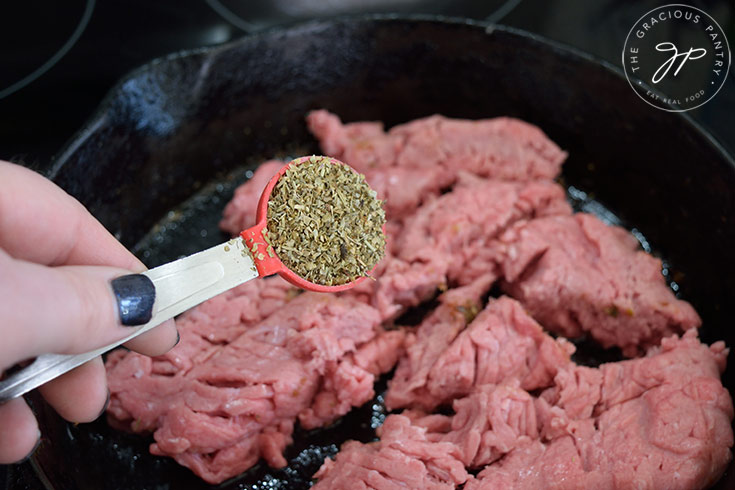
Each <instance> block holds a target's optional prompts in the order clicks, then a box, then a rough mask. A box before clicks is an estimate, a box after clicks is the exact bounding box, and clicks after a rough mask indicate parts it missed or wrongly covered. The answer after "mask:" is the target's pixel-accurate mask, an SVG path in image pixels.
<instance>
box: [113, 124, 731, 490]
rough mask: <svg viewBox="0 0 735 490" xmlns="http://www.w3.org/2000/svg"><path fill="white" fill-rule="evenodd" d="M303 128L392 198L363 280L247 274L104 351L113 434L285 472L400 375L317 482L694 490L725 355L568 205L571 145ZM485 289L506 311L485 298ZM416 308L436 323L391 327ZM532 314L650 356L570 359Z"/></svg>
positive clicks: (725, 423) (638, 265)
mask: <svg viewBox="0 0 735 490" xmlns="http://www.w3.org/2000/svg"><path fill="white" fill-rule="evenodd" d="M307 124H308V126H309V128H310V129H311V131H312V132H313V133H314V134H315V136H316V137H317V138H318V139H319V142H320V144H321V146H322V149H323V151H324V153H325V154H328V155H330V156H333V157H336V158H339V159H341V160H343V161H345V162H346V163H348V164H350V165H352V166H353V167H355V168H356V169H357V170H358V171H360V172H362V173H364V174H365V175H366V178H367V181H368V182H369V183H370V185H371V186H373V187H374V188H375V189H376V190H377V192H378V194H379V197H380V198H381V199H384V200H385V207H386V212H387V217H388V222H387V224H386V235H387V239H388V245H387V249H386V256H385V258H384V260H383V261H381V262H380V263H379V264H378V266H377V268H376V270H375V273H374V276H375V278H376V280H374V281H364V282H362V283H361V284H360V285H359V286H357V287H355V288H354V289H352V290H350V291H347V292H344V293H340V295H339V296H324V295H318V294H314V293H303V294H300V291H298V290H296V289H294V288H293V287H291V286H289V285H288V284H287V283H285V282H284V281H282V280H280V279H278V278H271V279H266V280H263V279H259V280H257V281H251V282H249V283H247V284H245V285H242V286H240V287H238V288H235V289H233V290H231V291H228V292H226V293H224V294H223V295H220V296H218V297H217V298H213V299H212V300H210V301H208V302H206V303H203V304H202V305H200V306H199V307H197V308H194V309H193V310H191V311H189V312H187V313H186V314H184V315H183V316H182V317H181V318H180V319H179V320H178V321H177V323H178V327H179V331H180V334H181V342H180V344H179V345H178V346H177V347H176V348H175V349H174V350H172V351H171V352H169V353H168V354H166V355H164V356H159V357H156V358H152V359H151V358H147V357H144V356H141V355H138V354H135V353H129V352H122V351H118V352H114V353H112V354H111V355H110V356H109V358H108V360H107V369H108V374H109V384H110V388H111V403H110V407H109V409H108V413H109V415H110V421H111V423H113V424H114V425H117V426H120V427H122V428H124V429H127V430H132V431H135V432H152V433H153V437H154V439H155V442H154V443H153V444H152V446H151V452H153V453H154V454H161V455H168V456H171V457H173V458H175V459H176V460H177V461H178V462H179V463H181V464H183V465H185V466H187V467H189V468H191V469H192V470H193V471H194V472H195V473H197V474H198V475H200V476H201V477H202V478H204V479H205V480H206V481H208V482H210V483H218V482H221V481H223V480H225V479H227V478H229V477H232V476H235V475H236V474H238V473H240V472H242V471H244V470H246V469H247V468H249V467H251V466H253V465H254V464H256V463H257V462H258V460H259V459H263V460H265V462H266V463H268V464H269V465H271V466H274V467H281V466H284V465H285V464H286V460H285V458H284V456H283V451H284V449H285V448H286V446H287V445H288V444H290V443H291V435H292V433H293V430H294V424H295V423H298V424H300V425H301V426H302V427H303V428H306V429H311V428H316V427H320V426H323V425H325V424H329V423H332V422H333V421H334V420H335V419H336V418H338V417H340V416H342V415H344V414H345V413H347V412H348V411H349V410H350V409H351V408H352V407H355V406H358V405H361V404H363V403H365V402H367V401H368V400H370V399H371V397H372V396H373V395H374V390H373V384H374V383H375V380H376V378H377V377H378V376H379V375H380V374H382V373H386V372H389V371H390V370H391V369H392V368H393V366H394V365H396V363H398V367H397V368H396V371H395V374H394V376H393V379H391V380H390V381H389V389H388V391H387V393H386V397H385V399H386V405H387V407H388V408H389V409H399V408H401V409H404V410H403V412H402V413H400V414H398V413H394V414H390V415H388V417H387V418H386V420H385V423H384V425H383V426H382V427H381V428H379V429H378V430H377V434H378V436H379V437H380V439H379V440H378V441H375V442H372V443H369V444H362V443H358V442H354V441H351V442H348V443H346V444H345V445H344V446H343V447H342V450H341V451H340V452H339V453H338V455H337V457H336V459H335V460H327V461H326V462H325V463H324V465H323V466H322V468H321V469H320V470H319V472H318V473H317V474H316V475H315V477H316V478H318V480H319V481H318V482H317V484H316V485H315V487H316V488H318V489H330V488H331V489H346V488H349V489H352V488H357V489H360V488H362V489H368V488H371V489H372V488H375V489H396V490H399V489H400V490H406V489H437V490H439V489H441V490H443V489H453V488H456V487H457V486H458V485H465V486H464V488H465V490H481V489H489V488H493V489H494V488H498V489H506V488H580V489H587V488H600V489H613V488H631V487H635V488H667V489H669V488H702V487H704V486H706V485H708V484H710V483H712V482H714V481H715V480H716V479H717V478H718V477H719V475H721V473H722V471H723V470H724V468H725V467H726V465H727V463H728V462H729V461H730V458H731V453H730V449H729V448H730V447H731V446H732V443H733V440H732V438H733V436H732V429H731V426H730V421H731V420H732V418H733V409H732V401H731V399H730V396H729V394H728V393H727V391H726V390H725V389H724V388H723V387H722V385H721V383H720V381H719V377H720V374H721V373H722V371H723V370H724V367H725V357H726V354H727V350H726V349H725V348H724V345H723V344H722V343H716V344H714V345H713V346H712V347H707V346H705V345H703V344H701V343H700V342H699V340H698V339H697V337H696V330H695V329H694V328H693V327H697V326H698V325H699V323H700V320H699V317H698V316H697V314H696V312H694V310H693V309H692V308H691V306H690V305H689V304H688V303H686V302H684V301H681V300H678V299H676V298H675V297H674V295H673V293H672V292H671V291H670V290H669V289H668V288H667V287H666V284H665V283H664V280H663V276H662V275H661V264H660V262H659V261H658V260H656V259H654V258H652V257H650V256H649V255H647V254H644V253H643V252H641V251H639V250H638V249H637V247H638V244H637V242H636V240H635V239H634V238H633V237H632V236H631V235H630V234H629V233H627V232H625V231H624V230H622V229H620V228H616V227H609V226H606V225H604V224H603V223H602V222H600V221H599V220H598V219H596V218H594V217H592V216H589V215H585V214H576V215H572V213H571V208H570V207H569V205H568V203H567V202H566V200H565V193H564V190H563V189H562V188H561V187H560V186H559V185H557V184H556V183H554V182H553V181H552V179H554V178H556V177H557V176H558V175H559V171H560V167H561V163H562V162H563V160H564V159H565V157H566V154H565V153H564V152H563V151H562V150H560V149H559V147H558V146H556V145H555V144H554V143H553V142H551V141H550V140H549V139H548V138H547V137H546V136H545V135H544V134H543V133H542V132H541V131H540V130H539V129H538V128H536V127H535V126H532V125H530V124H527V123H524V122H522V121H518V120H515V119H510V118H496V119H489V120H482V121H464V120H453V119H448V118H445V117H442V116H431V117H427V118H424V119H419V120H416V121H412V122H409V123H406V124H403V125H399V126H396V127H394V128H392V129H391V130H389V131H387V132H386V131H385V130H384V128H383V126H382V124H380V123H374V122H358V123H350V124H342V122H341V121H340V120H339V118H338V117H337V116H335V115H333V114H330V113H328V112H326V111H314V112H312V113H311V114H309V116H308V117H307ZM282 165H283V162H280V161H269V162H266V163H264V164H263V165H261V166H260V167H258V169H257V170H256V172H255V173H254V175H253V177H252V178H251V179H250V180H249V181H248V182H246V183H245V184H244V185H242V186H241V187H239V188H238V189H237V190H236V191H235V195H234V197H233V200H232V201H231V202H230V203H229V204H228V205H227V207H226V209H225V212H224V217H223V219H222V221H221V223H220V226H221V228H222V229H224V230H225V231H228V232H230V233H232V234H233V235H234V234H238V233H239V232H240V231H242V230H243V229H245V228H248V227H250V226H252V225H253V224H254V222H255V209H256V204H257V202H258V199H259V197H260V194H261V192H262V189H263V188H264V186H265V185H266V183H267V181H268V180H269V179H270V178H271V177H272V176H273V175H274V174H275V173H276V172H277V171H278V169H279V168H281V166H282ZM496 282H500V284H501V286H502V288H503V289H504V291H505V292H506V293H507V294H509V295H511V296H513V297H514V298H515V299H511V298H510V297H506V296H504V297H500V298H498V299H493V298H491V299H490V300H489V302H488V304H487V306H485V307H484V308H483V303H484V302H485V301H486V300H487V297H488V295H489V294H490V292H491V287H492V286H493V284H494V283H496ZM492 291H495V290H492ZM438 292H441V293H442V294H440V295H439V296H438V298H437V297H436V295H437V294H438ZM434 299H435V300H436V301H434ZM427 300H432V302H431V303H430V304H435V305H436V306H431V307H430V306H429V303H427ZM412 307H419V308H424V309H427V310H430V311H427V312H426V315H425V316H424V318H423V320H422V321H421V322H420V324H419V326H418V327H417V328H412V327H405V326H404V327H400V326H399V327H398V328H395V326H394V325H392V323H394V322H397V320H396V319H397V318H398V317H399V315H401V314H402V313H404V312H406V311H407V309H409V308H412ZM537 321H538V322H539V323H540V324H541V325H543V327H546V328H548V329H550V330H551V331H553V332H554V333H556V334H559V335H563V336H569V337H577V336H581V335H590V336H591V337H592V338H593V339H596V340H597V341H599V342H600V343H601V344H602V345H603V346H605V347H608V346H619V347H621V348H622V349H623V352H624V353H625V354H626V355H629V356H636V355H642V354H645V355H646V356H645V357H642V358H637V359H631V360H628V361H624V362H619V363H609V364H603V365H602V366H600V367H599V368H591V367H584V366H578V365H576V364H574V363H573V362H572V361H571V360H570V357H569V356H570V354H571V353H572V352H573V350H574V348H573V346H572V345H571V344H570V343H569V342H567V341H566V340H565V339H564V338H561V337H559V338H556V339H555V338H552V337H551V336H549V335H548V334H547V333H545V332H544V331H543V330H542V328H541V325H539V323H537ZM685 331H686V333H685V334H684V335H683V337H682V338H678V337H676V336H675V335H674V336H672V334H681V333H682V332H685ZM438 410H440V411H441V413H436V411H438ZM470 472H472V474H475V473H476V472H479V473H477V475H476V476H472V475H471V474H470Z"/></svg>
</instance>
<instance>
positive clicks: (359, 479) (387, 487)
mask: <svg viewBox="0 0 735 490" xmlns="http://www.w3.org/2000/svg"><path fill="white" fill-rule="evenodd" d="M378 435H380V436H381V438H380V441H378V442H374V443H371V444H362V443H359V442H356V441H349V442H347V443H345V444H344V445H343V446H342V448H341V450H340V452H339V453H338V454H337V458H336V460H335V461H333V460H330V459H327V460H326V461H325V462H324V465H323V466H322V467H321V468H320V469H319V471H318V472H317V473H316V474H315V475H314V477H315V478H318V479H319V482H318V483H317V484H316V485H314V486H313V487H312V488H314V489H316V490H325V489H332V490H336V489H345V490H346V489H350V490H352V489H373V488H374V489H380V490H406V489H427V490H451V489H453V488H455V487H456V486H457V485H459V484H461V483H464V482H465V481H466V480H467V477H468V474H467V471H466V470H465V468H464V465H463V464H462V463H461V462H460V461H459V460H458V459H457V458H456V457H455V456H456V448H455V447H454V446H453V445H452V444H451V443H442V442H432V441H429V440H428V439H427V438H426V429H425V428H423V427H420V426H418V425H412V424H411V421H410V419H409V418H407V417H405V416H403V415H391V416H389V417H388V418H386V420H385V423H384V424H383V426H382V427H380V428H379V429H378Z"/></svg>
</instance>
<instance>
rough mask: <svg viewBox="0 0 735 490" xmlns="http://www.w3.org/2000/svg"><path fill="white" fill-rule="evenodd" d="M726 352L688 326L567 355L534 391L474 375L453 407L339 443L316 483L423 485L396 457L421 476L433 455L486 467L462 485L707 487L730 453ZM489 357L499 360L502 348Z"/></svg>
mask: <svg viewBox="0 0 735 490" xmlns="http://www.w3.org/2000/svg"><path fill="white" fill-rule="evenodd" d="M542 335H545V336H546V337H547V338H548V339H549V341H552V339H551V338H550V337H548V335H546V334H542ZM726 356H727V349H725V348H724V344H723V343H722V342H718V343H716V344H714V345H713V346H712V347H707V346H706V345H703V344H701V343H700V342H699V340H698V339H697V336H696V331H695V330H690V331H688V332H687V333H686V334H685V335H684V337H683V338H681V339H679V338H678V337H676V336H674V337H670V338H667V339H664V340H663V341H662V344H661V347H654V348H652V349H650V350H649V352H648V355H647V357H644V358H640V359H633V360H629V361H623V362H619V363H610V364H603V365H601V366H600V368H588V367H582V366H576V365H574V364H573V363H567V364H565V365H563V366H561V367H560V368H559V370H558V372H557V374H556V376H555V377H554V380H553V381H552V386H551V387H550V388H548V389H546V390H545V391H544V392H542V394H541V396H540V397H538V398H536V397H534V396H533V395H531V394H530V393H528V391H526V390H524V389H522V388H521V380H520V379H521V378H518V377H512V376H511V377H508V378H507V379H505V380H504V381H503V382H502V384H499V385H496V384H493V383H488V384H478V385H477V386H476V387H475V389H474V390H473V391H472V393H471V394H470V395H468V396H466V397H464V398H456V399H455V400H454V402H453V403H452V408H453V411H454V413H453V415H440V414H426V413H424V412H422V411H418V410H407V411H404V412H403V413H402V414H400V415H389V416H388V417H387V418H386V420H385V424H384V425H383V427H382V428H381V429H380V430H379V435H380V438H381V439H380V441H378V442H374V443H370V444H360V443H357V442H348V443H347V444H346V445H345V446H346V447H345V448H344V449H343V450H342V451H341V452H340V453H338V455H337V458H336V459H335V460H334V461H332V460H328V461H326V462H325V464H324V466H323V467H322V469H320V470H319V472H318V473H317V474H316V475H315V476H316V477H317V478H320V479H323V480H320V482H319V484H318V485H317V488H325V489H326V488H330V489H347V488H353V487H351V486H350V485H349V484H348V482H350V479H355V481H360V482H362V484H363V486H358V487H354V488H391V489H392V488H395V489H398V488H415V489H419V488H423V487H422V486H420V485H417V486H411V482H413V481H421V482H422V483H423V480H420V479H418V478H417V477H412V478H411V479H409V478H408V477H407V476H406V475H404V474H403V473H401V472H399V471H397V470H396V469H395V468H396V466H397V465H401V464H405V465H407V466H411V467H414V466H415V467H416V469H415V470H413V471H412V475H418V476H420V477H423V478H426V476H425V475H426V474H427V471H426V468H429V467H430V466H429V462H432V458H439V457H441V458H442V465H441V466H442V468H454V467H456V464H461V465H462V467H463V468H467V469H482V468H484V469H483V470H482V471H481V472H480V473H479V474H478V475H477V477H473V476H467V477H466V478H467V484H466V485H465V487H464V488H465V489H466V490H489V489H493V490H495V489H497V490H505V489H511V488H512V489H529V490H531V489H533V490H536V489H551V488H553V489H559V490H561V489H580V490H583V489H584V490H586V489H590V488H596V489H597V488H599V489H610V490H612V489H629V488H637V489H667V490H668V489H699V488H706V487H707V486H709V485H711V484H712V483H714V482H715V481H716V480H717V479H718V478H719V477H720V476H721V474H722V472H723V471H724V469H725V468H726V467H727V464H728V463H729V462H730V460H731V458H732V456H731V452H730V447H731V446H732V444H733V436H732V430H731V426H730V423H731V421H732V418H733V407H732V400H731V398H730V395H729V393H728V392H727V390H726V389H725V388H724V387H723V386H722V384H721V382H720V379H719V378H720V374H721V372H722V370H723V369H724V366H725V358H726ZM494 357H495V358H496V361H495V364H501V363H502V361H501V358H502V351H497V352H495V354H494ZM528 360H529V362H530V361H531V359H528ZM389 451H390V453H389ZM454 474H455V475H462V473H461V472H459V471H458V470H456V471H455V473H454ZM445 475H446V473H445ZM378 476H379V480H371V477H378ZM449 482H451V480H450V479H449V478H447V477H446V476H445V477H444V478H443V479H441V483H442V484H443V486H436V487H430V488H452V487H451V486H450V485H449Z"/></svg>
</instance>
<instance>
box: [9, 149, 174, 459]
mask: <svg viewBox="0 0 735 490" xmlns="http://www.w3.org/2000/svg"><path fill="white" fill-rule="evenodd" d="M145 269H146V268H145V266H144V265H143V264H142V263H141V262H140V261H139V260H138V259H136V258H135V256H134V255H133V254H131V253H130V252H129V251H128V250H126V249H125V247H123V246H122V245H121V244H120V243H119V242H118V241H117V240H115V238H114V237H113V236H112V235H111V234H110V233H109V232H108V231H107V230H105V228H104V227H103V226H102V225H101V224H100V223H99V222H98V221H97V220H96V219H95V218H94V217H93V216H92V215H91V214H89V212H88V211H87V210H86V209H85V208H84V207H83V206H82V205H81V204H80V203H79V202H78V201H76V200H75V199H74V198H72V197H71V196H69V195H68V194H66V193H65V192H64V191H63V190H61V189H60V188H59V187H57V186H56V185H54V184H53V183H52V182H50V181H49V180H47V179H45V178H43V177H42V176H40V175H38V174H36V173H35V172H32V171H30V170H28V169H25V168H23V167H20V166H18V165H14V164H11V163H7V162H3V161H0V335H1V337H0V373H2V372H3V371H4V370H6V369H8V368H9V367H11V366H13V365H14V364H16V363H18V362H20V361H23V360H26V359H31V358H33V357H36V356H38V355H40V354H45V353H57V354H76V353H81V352H86V351H89V350H92V349H94V348H97V347H101V346H103V345H106V344H109V343H111V342H114V341H116V340H119V339H122V338H123V337H125V336H127V335H128V334H130V330H129V327H126V326H123V325H122V324H121V322H120V313H119V307H118V302H117V301H116V299H115V293H113V288H112V286H111V282H110V281H111V280H112V279H114V278H118V277H120V276H124V275H127V274H131V273H133V272H141V271H144V270H145ZM136 277H139V276H136ZM122 282H125V280H123V281H122ZM117 284H118V285H119V284H120V281H118V282H117ZM128 285H129V286H130V285H132V288H131V287H128V288H127V290H126V291H123V290H122V289H121V288H120V287H118V288H117V290H116V293H117V295H118V298H119V297H120V295H121V294H122V295H123V296H124V295H125V294H131V295H132V296H135V295H136V288H138V285H137V284H136V282H135V280H133V281H132V284H131V283H130V282H129V283H128ZM143 286H144V287H145V284H143ZM123 289H125V288H123ZM137 293H140V291H137ZM128 323H129V322H128ZM138 323H142V322H140V321H139V322H138ZM177 341H178V334H177V333H176V326H175V324H174V321H173V320H169V321H167V322H165V323H163V324H161V325H160V326H158V327H156V328H154V329H153V330H151V331H149V332H146V333H145V334H143V335H140V336H139V337H136V338H135V339H133V340H131V341H129V342H128V343H126V344H125V346H126V347H128V348H129V349H132V350H135V351H137V352H140V353H141V354H146V355H150V356H153V355H160V354H163V353H164V352H166V351H168V350H169V349H170V348H171V347H173V346H174V345H176V342H177ZM39 391H40V392H41V394H42V395H43V397H44V398H45V399H46V401H47V402H48V403H49V404H51V406H53V407H54V409H55V410H56V411H57V412H58V413H59V414H60V415H61V416H62V417H64V418H65V419H66V420H69V421H71V422H91V421H92V420H95V419H96V418H97V417H99V416H100V415H101V414H102V412H103V411H104V409H105V406H106V404H107V400H108V398H109V392H108V390H107V381H106V378H105V367H104V365H103V363H102V359H101V358H99V357H98V358H96V359H94V360H92V361H90V362H88V363H86V364H84V365H82V366H79V367H78V368H76V369H74V370H72V371H70V372H68V373H66V374H64V375H63V376H60V377H59V378H56V379H55V380H53V381H50V382H49V383H46V384H45V385H43V386H42V387H40V388H39ZM39 438H40V432H39V430H38V423H37V422H36V419H35V417H34V415H33V413H32V412H31V410H30V408H29V407H28V405H27V404H26V403H25V401H24V400H23V399H22V398H16V399H14V400H11V401H9V402H7V403H5V404H2V405H0V464H7V463H13V462H16V461H18V460H21V459H22V458H24V457H26V456H28V455H29V454H30V453H32V451H33V450H34V449H35V447H36V445H37V443H38V441H39Z"/></svg>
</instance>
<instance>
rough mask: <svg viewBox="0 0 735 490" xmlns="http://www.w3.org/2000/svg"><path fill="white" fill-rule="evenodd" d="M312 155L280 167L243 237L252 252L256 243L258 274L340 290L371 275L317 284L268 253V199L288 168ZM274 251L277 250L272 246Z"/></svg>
mask: <svg viewBox="0 0 735 490" xmlns="http://www.w3.org/2000/svg"><path fill="white" fill-rule="evenodd" d="M310 158H311V157H300V158H296V159H295V160H291V162H289V163H288V164H286V165H284V166H283V168H281V170H279V171H278V173H277V174H276V175H274V176H273V177H272V178H271V180H270V181H269V182H268V185H266V186H265V189H263V193H262V194H261V195H260V200H259V201H258V208H257V212H256V215H255V219H256V223H257V224H256V225H255V226H253V227H251V228H248V229H247V230H244V231H242V232H241V233H240V236H241V237H242V239H243V240H244V241H245V244H246V245H247V246H248V247H250V248H251V251H252V250H253V246H254V245H255V246H256V248H255V249H254V251H253V260H254V261H255V267H257V268H258V274H259V275H260V276H269V275H271V274H278V275H280V276H281V277H283V278H284V279H285V280H287V281H288V282H290V283H291V284H293V285H294V286H298V287H300V288H302V289H308V290H310V291H318V292H321V293H334V292H337V291H344V290H346V289H350V288H352V287H354V286H355V285H357V284H359V283H360V282H362V281H364V280H365V279H366V278H367V276H363V277H359V278H357V279H355V280H354V281H352V282H348V283H345V284H340V285H338V286H324V285H322V284H316V283H313V282H311V281H307V280H306V279H304V278H302V277H301V276H299V275H298V274H296V273H295V272H293V271H292V270H291V269H289V268H288V267H286V265H285V264H284V263H283V262H281V259H279V258H278V256H277V255H276V254H275V252H273V257H271V254H269V253H268V247H269V245H268V242H267V241H266V239H265V237H263V231H264V230H266V228H267V226H268V201H269V200H270V197H271V193H272V192H273V188H274V187H275V186H276V184H277V183H278V179H280V178H281V177H282V176H283V175H284V174H285V173H286V171H287V170H288V169H289V168H291V166H293V165H299V164H301V163H304V162H308V161H309V159H310ZM325 158H329V162H330V163H332V164H335V165H345V166H346V167H348V168H351V167H349V165H346V164H345V163H343V162H341V161H339V160H337V159H336V158H331V157H325ZM271 251H273V249H272V248H271ZM373 270H375V267H373V269H372V270H371V271H370V272H369V273H372V272H373Z"/></svg>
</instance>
